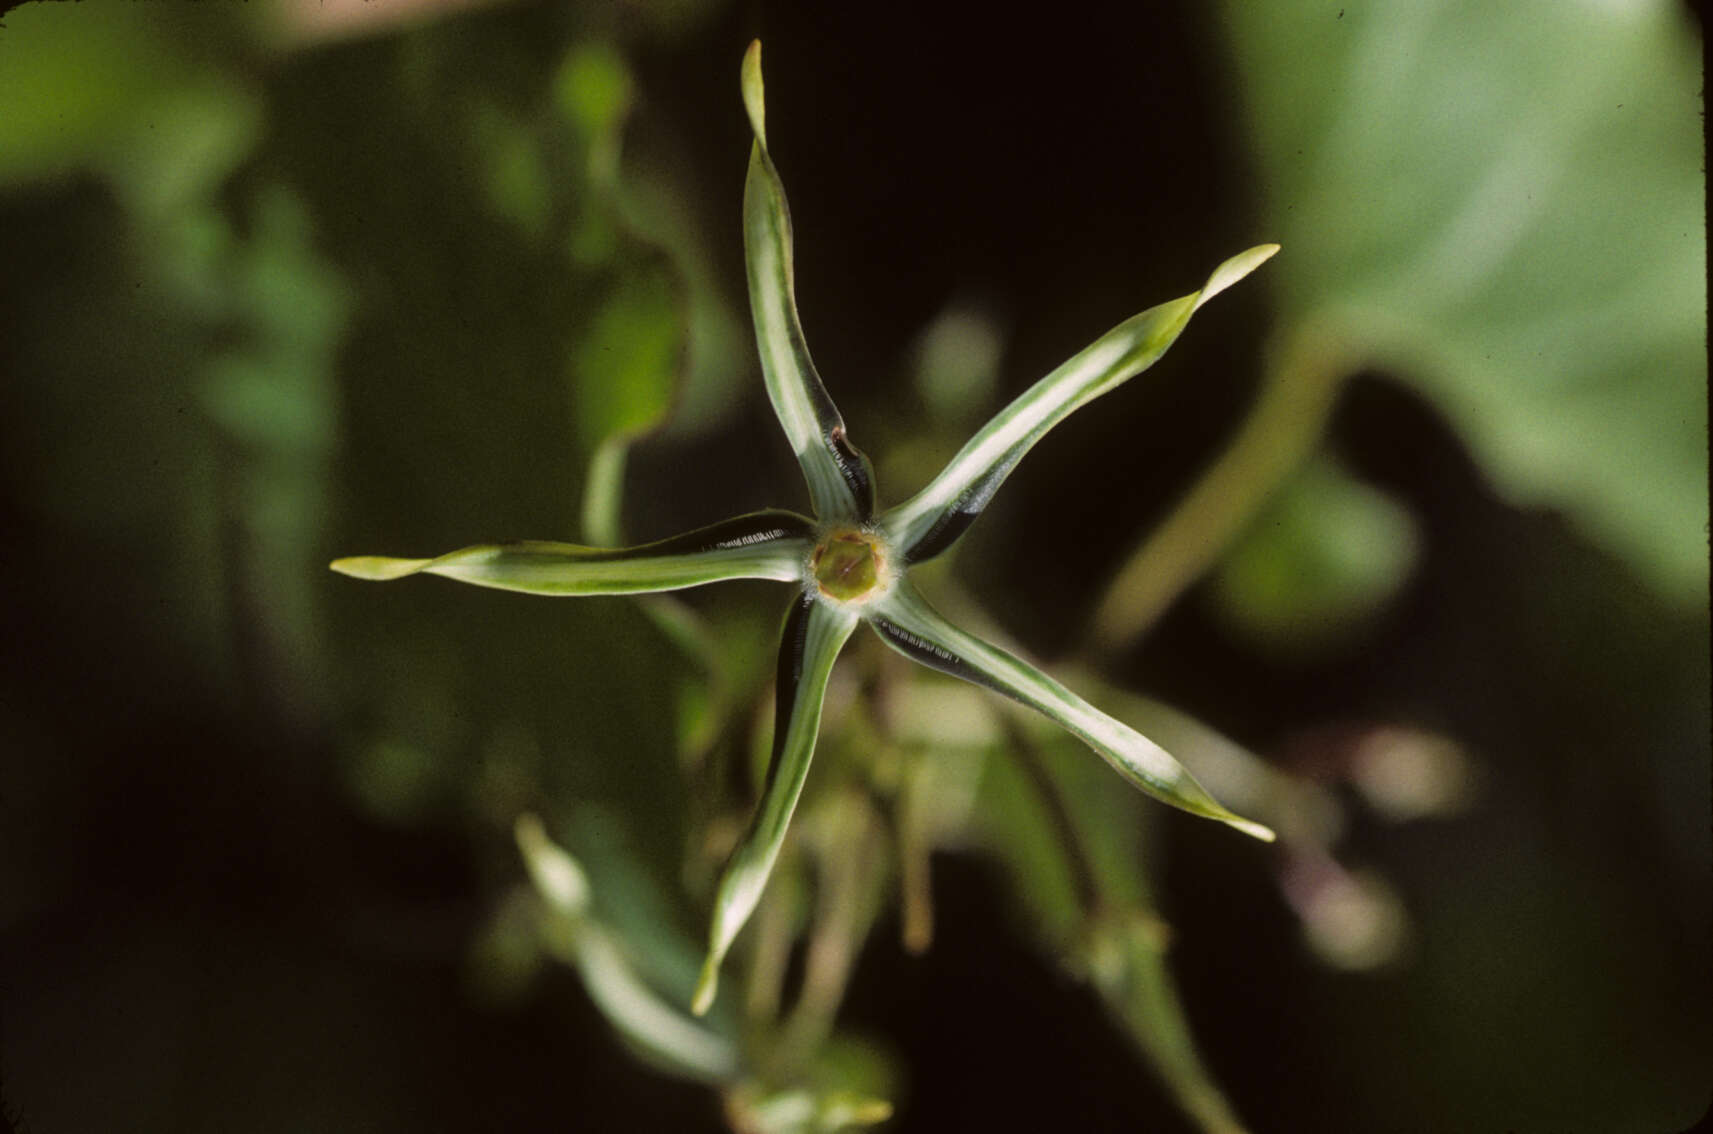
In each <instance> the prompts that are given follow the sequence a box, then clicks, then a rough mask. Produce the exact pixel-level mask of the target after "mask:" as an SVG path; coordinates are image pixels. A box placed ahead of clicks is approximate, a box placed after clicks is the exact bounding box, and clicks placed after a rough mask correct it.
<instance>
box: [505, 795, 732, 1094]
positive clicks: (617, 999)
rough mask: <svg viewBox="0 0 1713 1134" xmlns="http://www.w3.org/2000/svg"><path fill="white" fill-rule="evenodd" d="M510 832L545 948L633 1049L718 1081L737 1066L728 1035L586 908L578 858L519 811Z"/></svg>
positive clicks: (703, 1078) (670, 1066)
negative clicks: (534, 897) (644, 967)
mask: <svg viewBox="0 0 1713 1134" xmlns="http://www.w3.org/2000/svg"><path fill="white" fill-rule="evenodd" d="M515 834H516V837H517V845H518V849H519V850H520V851H522V852H523V858H524V864H525V865H526V866H527V867H528V868H529V875H530V880H531V881H532V882H533V883H534V884H535V888H536V891H537V892H538V893H539V894H540V895H541V897H542V899H543V901H544V902H545V904H546V907H547V912H548V917H549V920H548V922H547V924H546V926H545V927H544V928H545V930H546V932H545V937H546V939H547V942H548V944H549V946H550V948H551V949H552V950H553V952H554V953H555V954H556V955H557V956H559V958H560V959H561V960H563V961H565V962H567V963H569V964H571V965H573V966H575V967H576V969H577V971H578V974H579V975H581V976H582V978H583V987H584V988H586V989H587V990H588V992H589V997H590V999H592V1000H593V1001H594V1002H595V1006H596V1007H598V1008H599V1009H600V1010H601V1013H602V1015H604V1016H606V1018H607V1020H608V1022H609V1023H611V1024H612V1026H613V1028H614V1029H615V1030H616V1031H617V1032H618V1033H619V1035H620V1036H621V1037H623V1039H624V1040H625V1042H626V1043H628V1044H629V1045H630V1046H631V1048H632V1049H633V1050H635V1051H636V1052H637V1054H639V1055H641V1056H642V1057H643V1058H645V1059H647V1060H648V1061H649V1062H651V1063H654V1064H656V1065H658V1066H661V1067H663V1068H665V1069H666V1070H669V1071H672V1072H674V1073H676V1074H678V1075H682V1076H684V1077H685V1078H688V1079H694V1080H697V1081H699V1082H708V1083H724V1082H729V1081H731V1080H733V1079H735V1078H736V1077H737V1075H738V1073H739V1071H740V1069H741V1061H740V1059H739V1056H738V1052H737V1050H736V1048H735V1047H734V1045H733V1044H732V1042H731V1040H730V1039H728V1038H727V1037H726V1036H724V1035H721V1034H719V1033H718V1032H715V1031H713V1030H711V1029H710V1028H708V1027H707V1026H706V1025H705V1024H703V1023H702V1022H700V1021H697V1020H692V1019H690V1018H688V1017H686V1016H685V1015H684V1014H683V1012H682V1011H680V1010H678V1009H676V1008H673V1007H672V1006H671V1005H670V1004H668V1003H667V1002H666V1001H665V1000H663V999H662V998H661V996H660V994H659V993H657V992H655V990H654V989H653V988H651V987H650V986H649V985H648V983H647V982H646V981H644V980H643V978H642V977H641V975H639V974H638V973H637V971H636V969H635V967H634V966H632V964H631V962H630V959H629V957H627V955H626V949H625V947H624V943H623V942H622V941H621V939H620V938H619V937H618V936H617V935H616V934H614V933H613V932H612V931H611V930H610V929H608V928H607V927H606V926H605V925H603V924H601V923H600V922H599V921H598V920H596V919H595V918H594V917H592V916H590V914H589V881H588V877H587V875H585V874H584V872H583V868H582V865H581V864H580V863H578V862H577V860H576V859H574V858H572V857H571V855H570V854H569V853H567V852H566V851H565V849H564V848H563V847H561V846H559V845H558V844H557V843H555V842H554V841H553V840H552V839H550V838H548V836H547V833H546V831H545V830H544V829H543V828H542V825H541V820H539V819H537V818H536V817H535V816H534V815H524V816H521V817H519V819H518V821H517V825H516V830H515Z"/></svg>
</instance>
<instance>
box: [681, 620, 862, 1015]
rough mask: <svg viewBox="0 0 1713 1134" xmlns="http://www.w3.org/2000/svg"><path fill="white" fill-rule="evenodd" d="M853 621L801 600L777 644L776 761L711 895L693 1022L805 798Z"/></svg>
mask: <svg viewBox="0 0 1713 1134" xmlns="http://www.w3.org/2000/svg"><path fill="white" fill-rule="evenodd" d="M856 624H857V616H856V615H855V614H853V613H850V612H849V611H847V610H844V609H841V608H839V607H835V606H833V605H831V604H830V603H824V602H819V601H817V600H815V599H813V598H810V597H808V596H804V597H802V598H801V599H799V600H798V602H797V603H796V605H795V606H793V607H792V609H791V613H790V614H789V615H788V616H787V617H786V620H785V631H784V633H783V634H782V635H781V636H780V639H781V640H780V643H779V677H778V690H777V698H778V700H777V704H776V708H775V710H774V725H773V757H772V760H771V762H770V763H769V765H768V769H767V783H766V785H765V786H764V787H763V788H762V793H761V801H760V803H758V804H757V805H756V809H755V815H754V817H753V818H752V819H751V820H750V825H749V829H748V830H747V831H746V832H745V833H744V836H743V839H742V840H741V841H740V842H739V843H738V847H737V849H736V850H735V851H733V852H732V857H731V859H730V860H729V861H728V862H727V863H726V868H725V872H724V873H723V874H722V875H721V877H720V887H719V890H718V892H717V893H716V894H715V895H714V915H713V919H712V922H711V924H710V926H709V929H708V957H707V960H706V961H705V962H704V963H703V965H702V975H701V978H700V979H699V980H698V981H697V983H696V995H695V999H694V1000H693V1002H692V1005H691V1007H692V1010H693V1011H694V1012H695V1013H696V1014H697V1015H698V1016H700V1015H702V1014H703V1013H705V1012H707V1010H708V1009H709V1007H710V1006H712V1005H713V1003H714V995H715V993H716V992H717V991H718V987H719V979H720V963H721V962H722V961H723V960H725V956H726V951H727V950H728V949H730V948H731V944H732V940H733V938H735V937H736V936H737V934H738V930H740V929H742V928H743V926H744V923H745V922H746V921H748V920H749V916H750V914H752V913H754V912H755V907H756V903H757V902H759V901H760V900H761V892H762V890H763V889H764V888H765V887H766V886H767V878H768V875H769V874H771V873H772V871H773V863H774V860H775V859H777V858H778V857H779V848H780V847H781V846H782V845H784V842H785V832H786V829H787V827H789V825H790V823H791V813H792V812H793V811H794V810H795V809H796V807H797V798H798V796H800V795H801V794H802V792H803V783H804V781H805V780H806V779H807V778H808V775H809V764H810V761H811V760H812V759H813V757H814V755H815V736H816V733H817V732H818V731H819V730H820V727H821V703H822V701H823V699H824V698H825V697H826V693H827V678H828V677H829V676H830V675H831V674H832V671H833V662H834V661H835V660H836V659H837V658H838V656H839V650H840V649H841V648H842V647H843V646H844V644H845V640H846V639H847V638H849V637H850V636H851V631H852V630H854V629H855V628H856Z"/></svg>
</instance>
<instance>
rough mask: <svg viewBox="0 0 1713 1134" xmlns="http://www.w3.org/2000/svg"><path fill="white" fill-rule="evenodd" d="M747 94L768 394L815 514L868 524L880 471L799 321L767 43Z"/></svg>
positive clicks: (758, 314)
mask: <svg viewBox="0 0 1713 1134" xmlns="http://www.w3.org/2000/svg"><path fill="white" fill-rule="evenodd" d="M743 96H744V108H745V109H746V110H747V111H748V112H749V121H750V127H751V129H752V130H753V131H754V133H755V145H754V146H753V147H752V148H751V150H750V158H749V177H748V180H746V181H745V182H744V194H743V227H744V258H745V262H746V264H747V265H748V269H749V302H750V308H751V311H752V312H753V314H754V316H755V339H756V346H757V348H758V349H759V350H760V352H761V372H762V375H763V377H765V378H766V380H767V396H768V398H769V399H770V400H771V401H772V402H773V412H774V413H775V414H777V415H778V416H779V424H780V425H781V426H783V427H784V429H785V437H786V439H787V440H788V441H790V443H791V448H792V450H793V451H794V452H795V453H796V454H797V462H798V464H800V465H801V466H802V467H803V475H804V477H805V478H806V479H807V480H808V482H809V496H810V498H811V500H812V501H813V502H814V508H815V514H816V515H817V516H819V517H820V518H821V519H823V520H832V521H846V522H858V523H861V522H865V521H867V520H868V518H869V517H870V516H871V515H872V514H873V512H874V472H873V470H872V469H871V468H870V467H869V463H868V458H867V457H865V456H863V455H862V453H861V452H859V451H858V450H857V449H856V448H855V447H854V446H852V445H851V444H850V442H849V441H847V440H846V439H845V423H844V419H843V418H841V417H840V416H839V411H838V408H837V407H836V406H834V405H833V399H832V398H831V397H829V396H828V395H827V388H826V387H825V386H823V385H822V384H821V378H820V375H818V374H817V373H816V372H815V364H814V363H813V362H811V361H810V359H809V346H808V343H807V342H805V341H804V338H803V327H802V324H801V323H800V322H799V321H798V318H797V280H796V269H795V267H794V266H793V259H792V236H791V212H790V210H789V209H788V208H787V207H786V204H785V187H784V186H783V185H782V184H781V183H780V180H779V171H778V170H776V169H775V168H774V166H773V159H772V158H771V157H770V156H768V152H767V122H766V117H765V114H766V107H765V105H764V102H763V97H762V83H761V42H760V41H759V40H757V41H756V42H754V43H751V44H750V45H749V52H748V53H747V54H746V55H745V56H744V61H743Z"/></svg>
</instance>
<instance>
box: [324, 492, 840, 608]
mask: <svg viewBox="0 0 1713 1134" xmlns="http://www.w3.org/2000/svg"><path fill="white" fill-rule="evenodd" d="M812 531H813V525H812V524H811V522H810V521H809V520H807V519H806V518H804V517H802V516H799V515H797V514H795V513H792V512H785V511H765V512H753V513H750V514H748V515H745V516H735V517H733V518H732V519H729V520H724V521H722V522H720V523H717V524H710V525H709V526H707V527H705V528H698V529H696V530H695V531H692V532H686V533H684V534H683V535H678V536H673V537H671V538H669V539H663V540H659V541H657V542H655V543H647V544H643V545H641V546H639V547H625V548H604V547H584V546H582V545H580V544H574V543H551V542H547V541H539V540H528V541H523V542H518V543H500V544H481V545H478V546H475V547H466V548H463V549H461V550H459V551H453V552H450V553H448V554H446V555H442V556H438V557H436V558H433V559H392V558H388V557H386V556H378V555H359V556H352V557H350V558H347V559H336V560H334V561H333V563H332V564H331V566H332V568H333V570H335V571H337V572H339V573H340V574H342V575H350V576H352V577H353V578H358V579H369V580H374V581H380V582H385V581H389V580H392V579H402V578H404V577H405V576H406V575H415V574H418V573H421V574H428V575H440V576H443V577H445V578H448V579H455V580H457V581H458V582H461V583H471V584H473V585H475V586H479V587H493V588H496V589H498V590H505V591H520V592H523V593H525V594H534V595H600V594H638V593H644V592H649V591H672V590H679V589H682V588H684V587H695V586H700V585H702V584H704V583H714V582H720V581H722V580H725V579H776V580H783V581H794V580H796V579H799V578H801V576H802V572H803V563H804V557H805V556H807V555H808V553H809V550H810V548H811V547H812V545H813V537H812V535H811V533H812Z"/></svg>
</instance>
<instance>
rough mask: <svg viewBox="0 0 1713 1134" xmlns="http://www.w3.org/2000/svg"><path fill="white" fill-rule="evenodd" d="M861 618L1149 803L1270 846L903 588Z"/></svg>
mask: <svg viewBox="0 0 1713 1134" xmlns="http://www.w3.org/2000/svg"><path fill="white" fill-rule="evenodd" d="M865 616H866V617H867V619H868V622H869V625H871V626H873V627H874V630H875V632H876V633H877V634H879V635H880V637H881V639H882V640H884V641H885V642H886V644H887V645H889V646H891V647H892V648H893V649H895V650H897V651H898V652H899V653H901V654H903V655H904V656H905V657H908V658H911V659H912V660H914V661H918V662H921V663H922V664H923V665H925V666H928V667H929V668H931V669H937V670H939V671H941V672H942V673H949V674H951V675H952V676H953V677H961V678H963V679H964V680H965V681H970V682H973V683H975V684H977V685H985V686H987V687H988V688H989V689H992V690H994V691H996V692H999V693H1003V694H1005V695H1006V696H1007V697H1010V698H1012V699H1013V700H1016V701H1020V702H1022V703H1023V704H1025V705H1028V706H1029V707H1030V708H1032V709H1035V710H1038V711H1039V712H1041V713H1043V714H1045V715H1046V716H1048V717H1050V718H1052V719H1053V720H1054V721H1057V722H1058V723H1059V724H1060V725H1063V726H1064V727H1065V728H1066V729H1067V730H1069V731H1070V732H1071V733H1073V734H1075V735H1076V736H1077V737H1078V738H1079V739H1081V740H1082V741H1083V742H1084V743H1085V744H1087V745H1088V746H1089V747H1090V748H1093V749H1094V750H1095V751H1096V752H1098V753H1100V755H1101V756H1102V757H1103V758H1104V759H1105V760H1106V762H1107V763H1108V764H1111V765H1112V766H1113V767H1114V768H1115V769H1117V770H1118V772H1119V774H1120V775H1122V776H1124V778H1125V779H1127V780H1129V781H1130V782H1131V783H1133V784H1135V785H1136V786H1137V787H1139V788H1141V789H1142V790H1143V791H1145V792H1147V793H1148V794H1149V795H1151V796H1153V797H1155V798H1156V799H1159V800H1161V801H1163V802H1165V803H1169V804H1171V805H1172V806H1173V807H1178V808H1182V809H1183V810H1185V811H1188V812H1190V813H1192V814H1194V815H1201V816H1204V817H1206V818H1208V819H1217V820H1219V821H1220V822H1222V823H1228V824H1230V825H1231V826H1233V827H1236V828H1237V829H1238V830H1239V831H1242V832H1244V833H1245V834H1249V835H1253V836H1255V837H1256V838H1258V839H1264V840H1267V841H1269V842H1270V841H1272V839H1273V832H1272V831H1271V830H1269V829H1268V828H1266V827H1264V826H1262V825H1261V824H1259V823H1255V822H1252V821H1250V820H1248V819H1244V818H1242V817H1241V816H1238V815H1234V814H1233V813H1232V812H1230V811H1228V810H1226V809H1225V808H1224V807H1221V806H1220V804H1219V802H1218V801H1217V800H1215V799H1214V798H1213V796H1211V795H1209V794H1208V792H1207V789H1205V788H1203V787H1202V786H1201V785H1200V784H1198V783H1197V782H1196V781H1195V778H1194V777H1192V776H1191V775H1190V774H1189V772H1188V771H1187V770H1186V769H1185V768H1184V766H1183V765H1182V764H1179V763H1178V762H1177V761H1176V760H1174V759H1172V757H1171V756H1170V755H1168V754H1167V752H1166V750H1165V749H1163V748H1161V747H1160V746H1159V745H1158V744H1155V743H1154V742H1153V741H1152V740H1149V739H1148V738H1147V737H1145V736H1143V735H1142V734H1141V733H1139V732H1137V731H1136V730H1135V729H1133V728H1131V727H1130V726H1129V725H1127V724H1124V723H1123V722H1122V721H1118V720H1115V719H1114V718H1112V717H1109V716H1107V715H1106V714H1105V713H1103V712H1101V711H1100V710H1099V709H1097V708H1095V707H1094V706H1093V705H1091V704H1089V703H1088V702H1087V701H1085V700H1083V699H1082V698H1081V697H1078V696H1077V695H1076V694H1075V693H1072V692H1071V691H1070V690H1069V689H1066V688H1065V687H1064V686H1063V685H1060V684H1059V683H1058V682H1057V681H1054V680H1053V679H1052V678H1051V677H1048V676H1047V675H1046V674H1044V673H1042V672H1041V671H1040V670H1038V669H1036V668H1035V667H1034V666H1032V665H1029V664H1028V663H1027V662H1024V661H1022V660H1020V659H1018V658H1016V657H1013V656H1012V655H1011V654H1008V653H1006V652H1005V651H1004V650H1002V649H1000V648H999V647H997V646H993V645H990V644H989V643H987V642H984V641H982V640H981V639H980V638H977V637H976V636H975V635H973V634H969V633H966V632H964V631H962V630H960V629H958V628H957V627H956V626H953V625H952V624H951V623H949V622H947V621H946V620H945V619H944V618H943V617H941V615H940V614H939V612H938V611H936V610H934V608H933V607H931V606H929V605H928V602H927V600H926V599H924V598H923V597H922V595H921V593H920V592H919V591H917V590H916V588H915V587H914V586H912V585H911V584H910V583H909V581H908V580H900V581H899V582H898V584H897V585H896V586H894V587H893V589H892V592H891V593H890V594H888V595H887V596H886V597H885V598H883V599H880V600H877V601H876V602H874V603H873V604H871V605H870V606H869V607H868V608H867V611H866V614H865Z"/></svg>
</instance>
